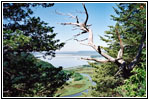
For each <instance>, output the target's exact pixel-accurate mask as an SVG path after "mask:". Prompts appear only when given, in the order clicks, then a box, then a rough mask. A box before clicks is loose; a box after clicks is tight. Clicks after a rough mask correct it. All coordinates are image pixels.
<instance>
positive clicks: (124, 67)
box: [60, 4, 146, 76]
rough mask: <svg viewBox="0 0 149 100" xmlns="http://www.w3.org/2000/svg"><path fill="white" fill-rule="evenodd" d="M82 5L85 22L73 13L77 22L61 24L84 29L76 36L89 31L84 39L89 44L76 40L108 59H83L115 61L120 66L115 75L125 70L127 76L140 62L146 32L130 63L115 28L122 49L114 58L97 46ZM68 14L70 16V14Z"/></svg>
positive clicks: (101, 61) (103, 61) (104, 61)
mask: <svg viewBox="0 0 149 100" xmlns="http://www.w3.org/2000/svg"><path fill="white" fill-rule="evenodd" d="M82 5H83V8H84V11H85V14H86V19H85V21H84V22H82V23H81V22H80V21H79V19H78V17H77V16H72V15H71V17H72V18H75V19H76V23H72V22H68V23H60V24H61V25H72V26H76V27H78V28H79V29H80V30H82V32H81V33H79V34H77V35H74V36H75V37H76V36H80V35H82V34H85V33H88V38H87V39H84V40H88V44H84V43H82V42H83V41H84V40H78V39H76V38H75V39H74V40H76V41H77V42H79V43H80V44H83V45H87V46H90V47H92V48H93V49H94V50H95V51H96V52H98V53H99V54H100V55H101V56H103V57H104V58H105V59H106V60H99V59H96V58H81V59H84V60H92V61H96V62H99V63H106V62H113V63H115V64H116V65H118V67H119V70H118V72H117V73H116V74H115V75H117V74H118V73H119V72H120V71H123V73H124V74H126V76H127V72H128V71H129V72H130V71H131V70H132V69H133V68H134V67H135V65H136V64H137V62H138V60H139V58H140V56H141V52H142V49H143V48H144V46H145V44H144V41H145V38H146V33H144V35H143V36H142V40H141V42H140V46H139V48H138V52H137V55H136V57H135V58H134V60H133V61H131V62H130V63H129V64H126V61H125V60H124V59H123V58H122V57H123V52H124V46H123V42H122V40H121V38H120V34H119V32H118V29H115V32H116V35H117V38H118V40H119V44H120V50H119V51H118V54H117V58H114V57H111V56H110V55H108V54H106V53H105V52H103V51H102V50H101V48H100V46H96V45H95V44H94V42H93V32H92V30H91V28H90V27H89V26H91V25H88V24H87V21H88V18H89V15H88V12H87V9H86V7H85V4H82ZM68 16H70V14H69V15H68Z"/></svg>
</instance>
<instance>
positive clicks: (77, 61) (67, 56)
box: [33, 51, 99, 68]
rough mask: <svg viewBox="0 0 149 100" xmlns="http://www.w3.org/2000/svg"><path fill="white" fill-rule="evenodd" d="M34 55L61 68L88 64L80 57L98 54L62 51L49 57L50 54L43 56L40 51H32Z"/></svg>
mask: <svg viewBox="0 0 149 100" xmlns="http://www.w3.org/2000/svg"><path fill="white" fill-rule="evenodd" d="M33 54H34V56H35V57H38V59H41V60H43V61H46V62H49V63H51V64H52V65H54V66H55V67H59V66H62V67H63V68H69V67H75V66H81V65H88V62H87V61H86V60H82V59H81V58H89V57H90V56H93V55H99V54H98V53H96V52H93V51H84V52H83V51H80V52H64V53H56V57H54V58H52V59H50V58H51V57H50V56H46V58H44V57H43V54H41V53H37V52H36V53H33Z"/></svg>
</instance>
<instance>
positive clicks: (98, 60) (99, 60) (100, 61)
mask: <svg viewBox="0 0 149 100" xmlns="http://www.w3.org/2000/svg"><path fill="white" fill-rule="evenodd" d="M81 59H83V60H92V61H96V62H99V63H106V62H109V60H101V59H95V58H81Z"/></svg>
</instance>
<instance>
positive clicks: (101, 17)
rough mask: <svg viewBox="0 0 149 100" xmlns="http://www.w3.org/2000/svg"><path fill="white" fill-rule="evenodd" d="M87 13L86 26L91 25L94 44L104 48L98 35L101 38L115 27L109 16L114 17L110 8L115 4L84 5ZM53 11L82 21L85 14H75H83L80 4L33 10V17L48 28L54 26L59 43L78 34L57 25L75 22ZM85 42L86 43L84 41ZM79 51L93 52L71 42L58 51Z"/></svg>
mask: <svg viewBox="0 0 149 100" xmlns="http://www.w3.org/2000/svg"><path fill="white" fill-rule="evenodd" d="M85 5H86V8H87V10H88V13H89V20H88V24H92V26H91V29H92V31H93V34H94V43H95V44H96V45H101V46H106V44H105V43H104V42H103V41H101V40H100V38H99V35H100V36H103V35H104V31H106V30H109V28H108V26H110V25H115V22H114V21H113V20H111V17H110V15H115V12H114V10H113V8H112V7H116V4H115V3H85ZM55 10H57V11H59V12H63V13H66V14H67V13H71V14H73V15H78V17H79V18H80V19H81V21H84V19H85V14H80V13H77V11H82V12H84V9H83V6H82V4H81V3H55V5H54V6H53V7H50V8H42V7H38V8H37V7H36V8H34V9H33V11H34V15H35V16H39V17H40V18H41V20H43V21H45V22H47V23H49V25H50V26H54V27H55V28H54V32H55V33H58V34H57V36H56V39H60V41H61V42H65V41H66V40H68V39H70V38H72V37H73V35H75V34H78V33H79V32H80V30H75V31H73V30H72V29H73V27H72V26H63V25H60V24H58V23H61V22H75V20H74V19H71V18H69V17H68V16H62V15H58V14H56V13H55ZM87 37H88V34H85V35H82V36H81V37H80V38H79V39H85V38H87ZM86 42H87V41H86ZM80 50H93V49H92V48H91V47H88V46H84V45H81V44H79V43H78V42H76V41H74V40H71V41H68V42H66V45H65V46H64V47H63V48H62V49H61V50H60V51H80Z"/></svg>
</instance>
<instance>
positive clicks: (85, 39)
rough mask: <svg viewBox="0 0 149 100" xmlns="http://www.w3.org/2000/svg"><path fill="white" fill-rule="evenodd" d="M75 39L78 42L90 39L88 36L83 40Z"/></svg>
mask: <svg viewBox="0 0 149 100" xmlns="http://www.w3.org/2000/svg"><path fill="white" fill-rule="evenodd" d="M74 40H76V41H77V42H83V41H86V40H88V38H86V39H83V40H78V39H74Z"/></svg>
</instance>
